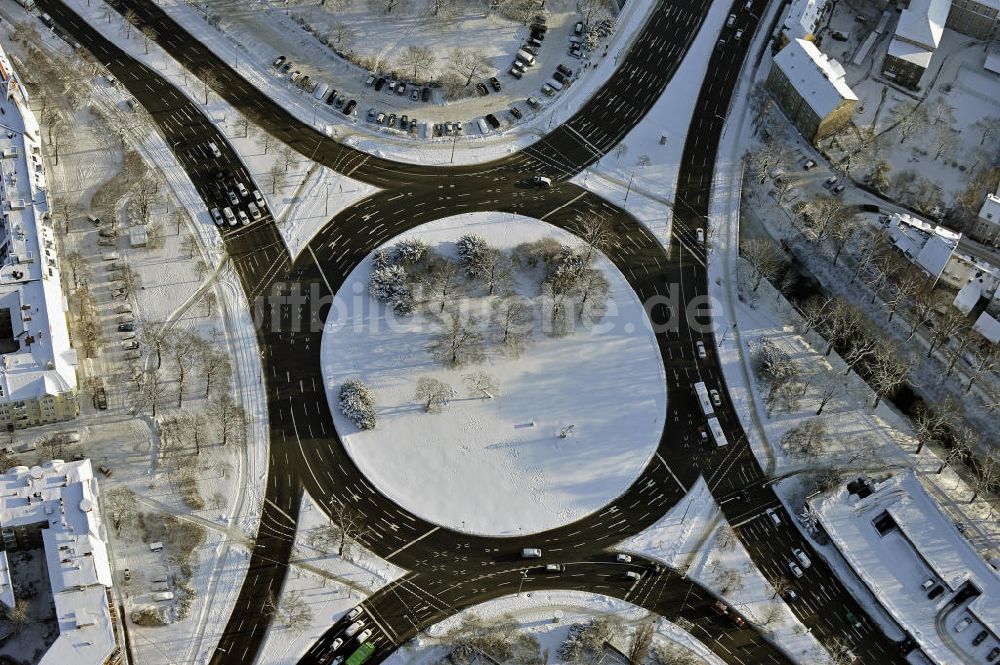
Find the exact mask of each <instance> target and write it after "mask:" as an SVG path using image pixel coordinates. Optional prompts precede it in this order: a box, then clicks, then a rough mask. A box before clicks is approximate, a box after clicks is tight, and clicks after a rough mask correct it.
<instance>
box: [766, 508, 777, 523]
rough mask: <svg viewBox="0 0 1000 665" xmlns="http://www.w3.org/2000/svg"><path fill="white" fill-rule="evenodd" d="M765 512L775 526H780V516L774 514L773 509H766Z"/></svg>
mask: <svg viewBox="0 0 1000 665" xmlns="http://www.w3.org/2000/svg"><path fill="white" fill-rule="evenodd" d="M765 512H766V513H767V516H768V517H770V518H771V521H772V522H774V525H775V526H780V525H781V515H779V514H778V513H776V512H774V508H768V509H767V510H766V511H765Z"/></svg>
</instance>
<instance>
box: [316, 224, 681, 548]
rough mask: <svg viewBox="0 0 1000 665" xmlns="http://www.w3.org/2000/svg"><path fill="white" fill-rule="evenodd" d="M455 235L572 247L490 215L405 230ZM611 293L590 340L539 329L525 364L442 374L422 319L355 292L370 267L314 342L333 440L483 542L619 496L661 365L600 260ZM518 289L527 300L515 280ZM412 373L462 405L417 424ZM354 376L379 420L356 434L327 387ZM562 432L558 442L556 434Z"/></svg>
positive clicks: (544, 230)
mask: <svg viewBox="0 0 1000 665" xmlns="http://www.w3.org/2000/svg"><path fill="white" fill-rule="evenodd" d="M464 233H473V234H477V235H480V236H482V237H484V238H485V239H486V241H487V242H489V243H491V244H493V245H494V246H497V247H499V248H501V249H510V248H512V247H514V246H515V245H517V244H518V243H520V242H525V241H530V240H537V239H541V238H543V237H552V238H556V239H558V240H559V241H561V242H564V243H568V244H572V245H575V244H576V241H575V240H574V239H573V238H572V237H571V236H570V235H569V234H567V233H565V232H563V231H560V230H558V229H556V228H555V227H552V226H549V225H547V224H544V223H542V222H538V221H535V220H531V219H528V218H524V217H519V216H512V215H506V214H503V215H501V214H499V213H484V214H475V215H465V216H459V217H449V218H446V219H443V220H439V221H436V222H433V223H431V224H426V225H424V226H421V227H418V228H417V229H415V230H413V231H411V232H408V233H407V234H405V235H406V236H407V237H409V236H412V237H419V238H421V239H423V240H425V241H427V242H428V243H429V244H430V245H431V246H432V247H435V246H436V247H437V248H438V250H439V251H441V252H443V253H445V254H451V253H453V251H454V247H453V243H454V241H455V240H457V239H458V237H459V236H461V235H462V234H464ZM598 260H599V262H600V263H599V265H600V267H601V268H602V269H603V271H604V274H605V276H606V277H607V279H608V281H609V282H610V284H611V298H610V300H609V303H608V305H609V310H608V315H607V317H606V318H605V319H604V320H603V321H601V322H600V323H599V324H598V325H596V326H594V328H593V329H591V330H582V329H581V330H578V331H577V332H575V333H574V334H572V335H569V336H566V337H561V338H555V337H550V336H548V335H546V334H545V333H544V332H542V331H540V330H536V331H535V333H534V335H533V337H532V338H531V340H530V341H529V342H528V344H527V347H526V350H525V352H524V353H523V355H521V356H520V357H519V358H517V359H511V358H509V357H507V356H503V355H499V354H498V353H496V352H495V351H493V350H492V349H491V348H490V347H491V346H492V345H487V349H488V350H487V357H486V361H485V365H484V366H483V367H481V368H480V367H475V366H473V367H469V368H464V369H456V370H447V369H442V368H441V367H440V366H438V365H437V363H436V362H435V361H434V360H433V359H432V357H431V355H430V354H429V353H428V352H427V351H426V350H425V348H426V347H427V345H428V344H429V343H430V342H431V341H432V339H433V338H434V337H435V335H436V334H437V330H438V329H437V327H436V325H433V326H432V325H430V324H429V323H428V321H427V320H426V319H425V318H424V316H423V315H417V316H414V317H412V318H410V319H400V320H399V321H398V322H397V323H396V325H391V324H387V321H386V316H385V312H384V306H382V305H381V304H378V303H375V302H374V301H372V300H371V299H370V298H368V296H367V294H366V285H367V282H368V279H369V276H370V273H371V267H370V262H368V261H366V262H364V263H362V264H361V265H360V266H359V267H358V268H357V269H355V271H354V272H353V273H352V274H351V275H350V277H349V278H348V280H347V281H346V282H345V283H344V286H343V287H342V290H341V292H340V293H341V294H361V295H356V296H348V297H345V296H343V295H339V296H338V298H339V299H340V300H341V302H342V304H343V308H338V307H336V306H335V308H334V311H335V312H336V314H337V315H336V316H332V317H330V319H329V320H328V321H327V329H326V331H325V334H324V338H323V353H322V362H323V375H324V377H325V379H326V381H327V387H328V396H329V400H330V407H331V410H332V411H333V413H334V420H335V423H336V425H337V430H338V432H341V433H342V435H343V440H344V444H345V446H346V447H347V450H348V452H349V453H350V454H351V456H352V458H353V459H354V461H355V462H356V463H357V464H358V466H359V467H360V469H361V471H362V472H363V473H364V474H365V476H366V477H367V478H368V479H369V480H370V481H371V482H372V483H374V484H375V485H376V486H377V487H378V488H379V489H380V490H381V491H382V492H384V493H385V494H386V495H387V496H389V497H390V498H391V499H393V500H394V501H397V502H398V503H400V504H401V505H403V506H405V507H406V508H408V509H410V510H412V511H414V512H415V513H417V514H418V515H420V516H422V517H424V518H426V519H428V520H430V521H433V522H435V523H438V524H441V525H444V526H448V527H451V528H454V529H460V530H465V531H468V532H473V533H481V534H512V533H530V532H536V531H541V530H544V529H548V528H551V527H554V526H556V525H558V524H563V523H566V522H568V521H571V520H573V519H576V518H579V517H581V516H583V515H585V514H587V513H589V512H591V511H592V510H595V509H597V508H598V507H600V506H601V505H604V504H605V503H606V502H607V501H609V500H610V499H612V498H614V497H615V496H617V495H618V494H620V493H621V492H622V491H624V490H625V489H626V488H627V487H628V486H629V484H630V483H631V482H632V481H633V480H634V479H635V478H636V477H637V476H638V474H639V473H640V471H641V470H642V468H643V467H644V466H645V465H646V463H647V462H648V460H649V459H650V457H651V456H652V454H653V452H654V450H655V448H656V445H657V443H658V441H659V436H660V432H661V429H662V426H663V414H664V413H665V409H666V395H665V390H664V385H665V382H664V379H663V376H662V365H661V363H660V358H659V351H658V350H657V348H656V345H655V340H654V337H653V334H652V332H651V331H650V330H649V329H648V327H647V325H646V319H645V312H644V310H643V309H642V306H641V304H640V303H639V301H638V299H637V298H636V297H635V295H634V293H633V292H632V290H631V289H630V288H629V287H628V285H627V283H626V282H625V280H624V278H623V276H622V275H621V274H620V273H619V272H618V271H617V270H616V269H615V268H614V267H613V266H612V265H611V264H610V263H608V262H607V260H606V259H604V258H603V257H601V258H599V259H598ZM518 280H519V282H520V287H519V290H521V291H522V293H524V294H526V295H531V296H534V295H535V291H529V290H530V289H531V288H535V289H537V284H535V285H533V286H528V285H527V284H526V283H525V279H524V276H523V275H522V276H519V277H518ZM478 369H482V370H484V371H487V372H489V373H490V374H492V375H494V376H495V377H496V378H497V382H498V384H499V387H500V390H499V394H497V395H496V397H495V399H485V398H483V396H482V395H479V396H477V397H473V396H470V395H469V394H467V393H465V391H464V390H462V386H463V379H462V377H463V374H465V373H467V372H469V371H472V370H478ZM418 375H429V376H433V377H435V378H438V379H441V380H443V381H446V382H447V383H450V384H451V385H452V386H453V387H455V388H457V389H458V390H459V391H460V396H459V397H458V398H457V399H456V400H455V401H454V402H453V403H452V404H450V405H449V406H448V407H446V408H445V410H444V412H443V413H439V414H426V413H424V412H423V409H422V407H421V405H420V404H418V403H417V401H416V400H415V398H414V388H415V384H416V378H417V376H418ZM351 377H360V378H361V379H362V380H364V381H365V382H366V383H367V384H368V385H369V387H370V388H371V389H372V390H373V392H374V395H375V401H376V404H377V406H378V412H379V416H380V422H379V425H378V427H377V428H376V429H374V430H369V431H358V430H357V428H356V427H354V426H353V425H352V424H350V423H349V422H348V421H347V420H346V419H345V418H344V417H343V416H342V414H341V412H340V409H339V406H338V405H337V390H338V389H339V386H340V384H341V383H342V382H343V381H344V380H345V379H347V378H351ZM570 425H572V426H573V429H572V432H571V433H570V434H569V435H568V436H567V437H566V438H559V434H560V431H561V430H563V429H564V428H567V427H568V426H570Z"/></svg>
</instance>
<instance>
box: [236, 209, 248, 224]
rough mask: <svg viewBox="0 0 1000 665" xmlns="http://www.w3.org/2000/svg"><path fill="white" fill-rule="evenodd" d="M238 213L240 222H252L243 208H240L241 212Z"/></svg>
mask: <svg viewBox="0 0 1000 665" xmlns="http://www.w3.org/2000/svg"><path fill="white" fill-rule="evenodd" d="M236 215H237V216H238V217H239V218H240V224H249V223H250V218H249V217H247V214H246V213H245V212H243V211H242V210H240V211H239V212H237V213H236Z"/></svg>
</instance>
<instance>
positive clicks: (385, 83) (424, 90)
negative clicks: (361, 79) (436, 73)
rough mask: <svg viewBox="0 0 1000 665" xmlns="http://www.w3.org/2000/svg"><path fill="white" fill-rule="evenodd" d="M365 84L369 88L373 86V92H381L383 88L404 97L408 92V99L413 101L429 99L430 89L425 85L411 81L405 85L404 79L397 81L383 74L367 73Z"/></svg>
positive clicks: (387, 91) (427, 100)
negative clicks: (408, 84)
mask: <svg viewBox="0 0 1000 665" xmlns="http://www.w3.org/2000/svg"><path fill="white" fill-rule="evenodd" d="M365 85H366V86H368V87H369V88H375V92H382V90H383V89H385V92H386V94H389V95H392V94H395V95H397V96H399V97H405V96H406V95H407V93H409V96H410V99H412V100H413V101H418V100H419V101H422V102H429V101H431V89H430V88H429V87H427V86H423V87H421V86H419V85H414V84H413V83H411V84H410V86H409V87H407V85H406V81H397V80H395V79H391V78H386V77H384V76H379V77H377V78H376V76H375V75H374V74H369V75H368V78H367V79H365Z"/></svg>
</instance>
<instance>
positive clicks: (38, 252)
mask: <svg viewBox="0 0 1000 665" xmlns="http://www.w3.org/2000/svg"><path fill="white" fill-rule="evenodd" d="M0 112H2V113H3V119H4V125H5V129H3V130H2V131H0V209H2V217H0V400H5V401H15V400H28V399H37V398H39V397H42V396H44V395H46V394H54V393H62V392H67V391H69V390H73V389H75V388H76V364H77V357H76V352H75V351H74V350H73V348H72V347H71V346H70V340H69V331H68V328H67V324H66V316H65V309H66V308H65V305H64V299H63V296H62V291H61V288H60V284H59V279H60V274H59V266H58V263H57V261H56V246H55V238H54V234H53V230H52V227H51V225H50V222H49V201H48V194H47V185H46V182H45V173H44V171H43V170H42V153H41V136H40V133H39V129H38V124H37V123H36V121H35V117H34V115H33V114H32V113H31V110H30V107H29V105H28V98H27V95H26V94H25V93H24V90H23V88H22V87H21V85H20V82H19V79H18V78H17V75H16V74H15V73H14V70H13V68H12V67H11V65H10V62H9V61H8V60H7V56H6V54H5V53H4V52H3V50H2V49H0Z"/></svg>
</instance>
